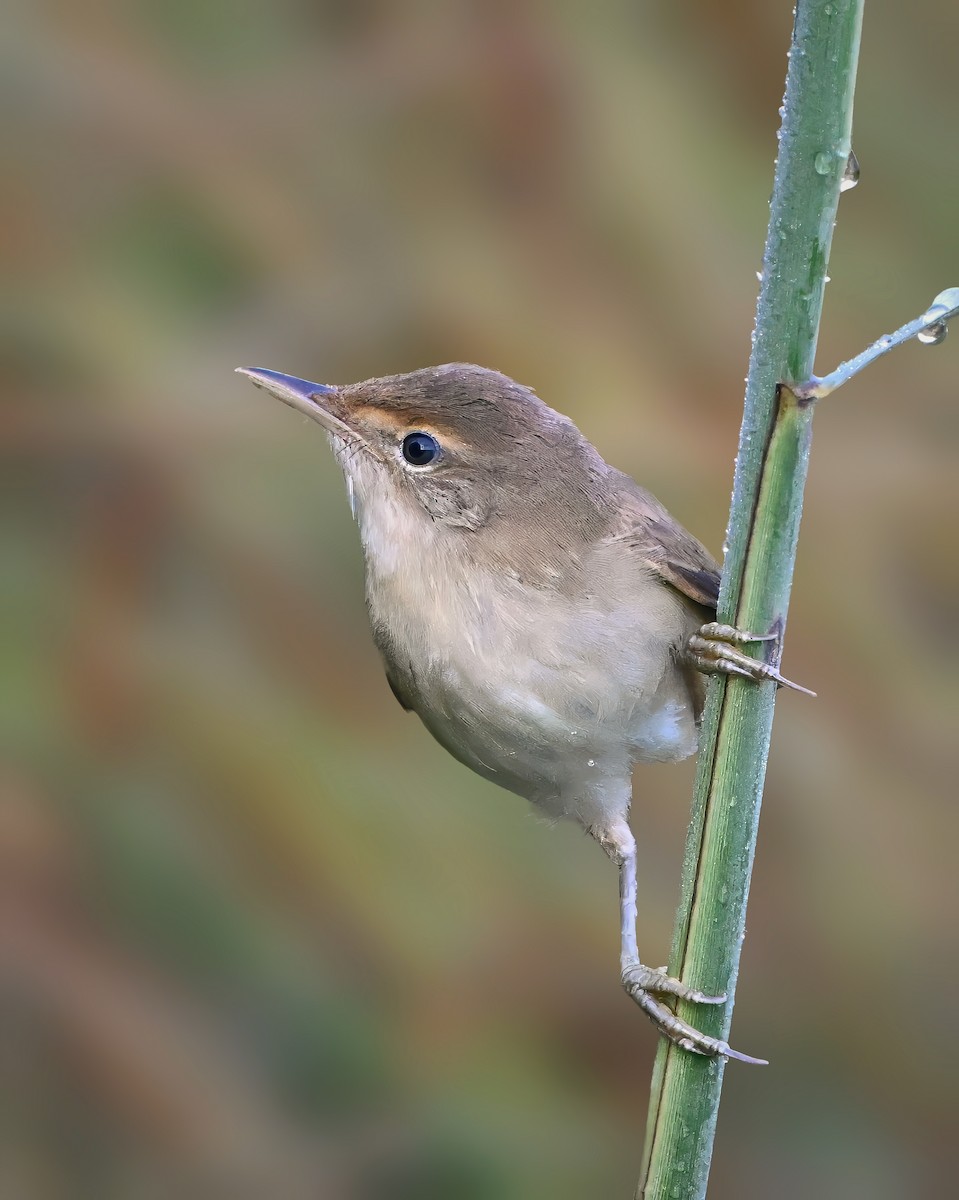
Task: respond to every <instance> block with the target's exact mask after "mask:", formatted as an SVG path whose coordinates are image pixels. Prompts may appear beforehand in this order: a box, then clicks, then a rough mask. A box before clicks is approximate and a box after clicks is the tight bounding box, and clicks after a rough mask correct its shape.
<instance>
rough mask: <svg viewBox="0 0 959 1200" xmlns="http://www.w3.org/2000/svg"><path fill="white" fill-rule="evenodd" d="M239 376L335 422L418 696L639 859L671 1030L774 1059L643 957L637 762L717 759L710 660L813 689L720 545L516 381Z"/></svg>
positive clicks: (656, 1015)
mask: <svg viewBox="0 0 959 1200" xmlns="http://www.w3.org/2000/svg"><path fill="white" fill-rule="evenodd" d="M238 370H239V371H240V373H241V374H243V375H248V376H249V377H250V379H251V380H252V381H253V382H254V383H255V384H256V385H257V387H261V388H263V389H264V390H266V391H268V392H269V393H270V394H271V395H273V396H276V397H277V399H279V400H282V401H283V402H284V403H285V404H288V405H290V406H291V407H292V408H295V409H297V410H298V411H299V412H302V413H305V414H306V415H307V416H309V417H311V418H312V419H313V420H314V421H316V422H318V424H320V425H321V426H322V427H323V428H324V429H325V430H326V432H327V434H328V436H329V440H330V444H331V446H332V448H333V453H334V455H335V456H336V459H337V461H338V462H339V464H340V466H341V467H342V469H343V472H344V474H345V476H346V481H347V486H348V489H349V493H350V502H351V505H352V507H353V511H354V515H355V516H356V519H357V521H358V524H359V529H360V537H361V539H362V542H363V550H364V554H365V558H366V593H367V603H368V607H369V612H370V618H371V621H372V625H373V636H374V639H375V641H376V644H377V646H378V647H379V649H380V653H381V654H382V655H383V659H384V662H385V664H386V676H387V679H388V680H389V684H390V687H391V688H392V689H393V692H394V694H395V696H396V698H397V700H399V702H400V704H402V705H403V707H404V708H405V709H408V710H412V711H413V712H415V713H417V715H418V716H419V717H420V719H421V720H422V721H423V723H424V724H425V725H426V727H427V729H429V731H430V732H431V733H432V734H433V736H434V737H435V738H436V740H437V741H438V742H439V743H440V744H441V745H443V746H445V747H446V749H447V750H448V751H449V752H450V753H451V754H453V755H454V756H455V757H456V758H458V759H459V760H460V761H461V762H463V763H465V764H466V765H467V766H468V767H472V769H473V770H474V771H476V772H477V773H478V774H480V775H482V776H483V777H484V778H486V779H490V780H492V781H493V782H494V783H498V784H499V785H500V786H501V787H504V788H508V789H509V790H510V791H512V792H516V793H518V794H519V795H520V796H525V797H526V798H527V799H528V800H530V801H532V803H533V804H535V805H536V806H537V808H539V809H540V810H541V811H542V812H544V813H546V814H547V815H548V816H550V817H552V818H559V817H569V818H572V819H573V820H574V821H578V822H579V824H580V825H581V826H582V827H583V828H584V829H585V830H586V832H587V833H589V834H591V835H592V836H593V837H594V838H595V839H596V840H597V841H598V842H599V844H600V845H601V846H602V847H603V849H604V850H605V851H606V853H607V854H608V855H609V856H610V858H612V859H613V861H614V862H615V863H616V864H617V866H618V867H619V872H620V903H621V920H622V926H621V947H622V951H621V969H622V982H623V986H624V987H625V988H626V990H627V992H628V993H629V994H630V995H631V996H632V997H633V999H634V1000H635V1001H636V1002H637V1003H638V1004H639V1006H640V1007H641V1008H642V1010H643V1011H644V1012H645V1013H646V1014H647V1015H648V1016H649V1017H650V1018H651V1019H652V1020H653V1022H654V1023H655V1025H656V1026H657V1028H658V1029H659V1030H660V1031H661V1032H662V1033H663V1034H665V1036H666V1037H668V1038H670V1039H672V1040H673V1041H674V1042H676V1043H677V1044H678V1045H680V1046H682V1047H684V1048H685V1049H687V1050H693V1051H697V1052H698V1053H701V1054H720V1055H726V1056H729V1057H733V1058H739V1059H742V1060H743V1061H746V1062H762V1061H763V1060H762V1059H751V1058H749V1057H748V1056H747V1055H744V1054H739V1053H738V1052H737V1051H735V1050H732V1049H731V1048H730V1047H729V1046H728V1045H727V1043H726V1042H723V1041H720V1040H719V1039H717V1038H712V1037H708V1036H707V1035H705V1034H703V1033H700V1032H699V1031H698V1030H696V1029H694V1028H693V1027H692V1026H691V1025H688V1024H687V1023H685V1022H684V1021H681V1020H680V1019H679V1018H678V1017H677V1016H675V1014H674V1013H673V1012H671V1011H670V1009H669V1008H668V1007H667V1005H666V1004H665V1003H663V998H664V997H665V998H668V997H681V998H683V999H686V1000H690V1001H693V1002H695V1003H700V1004H714V1003H721V1002H722V1001H723V999H724V997H722V996H708V995H705V994H703V993H702V992H700V991H698V990H696V989H695V988H692V987H689V986H687V985H686V984H684V983H682V982H680V981H679V980H678V979H674V978H672V977H671V976H669V975H667V974H666V973H665V971H664V970H656V969H654V968H651V967H647V966H645V965H643V963H642V962H641V961H640V958H639V952H638V949H637V944H636V842H635V840H634V838H633V835H632V833H631V831H630V828H629V824H628V821H627V818H628V815H629V806H630V799H631V790H632V788H631V774H632V766H633V763H634V762H675V761H678V760H680V759H683V758H686V757H688V756H689V755H690V754H693V753H694V752H695V750H696V743H697V732H698V724H699V718H700V715H701V711H702V704H703V694H704V680H703V679H702V676H701V674H700V672H715V671H721V672H728V673H732V674H738V675H743V676H745V677H747V678H749V679H753V680H756V681H757V682H761V681H767V680H768V681H773V682H774V683H777V684H786V685H787V686H790V687H793V686H796V685H794V684H790V683H789V681H788V680H785V679H783V678H782V676H781V675H780V674H779V672H778V670H777V669H776V668H775V667H774V666H772V665H770V664H769V663H766V662H761V661H758V660H756V659H753V658H750V657H749V656H748V655H746V654H744V653H743V652H742V651H741V650H739V649H738V645H740V644H744V643H747V642H752V641H768V640H774V635H769V634H763V635H756V634H751V633H744V632H740V631H738V630H735V629H733V628H731V627H729V626H724V625H719V624H717V623H716V622H715V620H714V618H715V615H716V601H717V597H718V594H719V567H718V566H717V564H716V563H715V561H714V560H713V558H712V557H711V556H710V554H709V552H708V551H707V550H706V549H705V548H704V547H703V546H702V545H701V544H700V543H699V542H698V541H697V540H696V539H695V538H694V537H692V536H691V535H690V534H689V533H687V532H686V530H685V529H683V527H682V526H681V525H680V524H679V523H678V522H677V521H676V520H675V519H674V518H673V517H672V516H670V514H669V513H668V512H667V511H666V509H665V508H663V506H662V505H661V504H660V503H659V501H658V500H656V498H655V497H654V496H652V495H650V493H649V492H647V491H644V489H643V488H641V487H639V486H638V485H637V484H635V483H634V482H633V481H632V479H630V478H629V477H628V476H627V475H624V474H623V473H622V472H620V471H617V470H616V469H615V468H613V467H611V466H609V465H608V464H607V463H605V462H604V461H603V459H602V458H601V457H600V456H599V454H598V453H597V452H596V450H595V449H594V448H593V447H592V446H591V445H590V443H589V442H588V441H587V440H586V439H585V438H584V437H583V435H582V434H581V433H580V432H579V430H578V429H577V428H576V426H575V425H574V424H573V423H572V421H570V420H569V419H568V418H567V417H564V416H562V415H561V414H559V413H557V412H554V411H553V409H551V408H548V407H547V406H546V405H545V404H544V403H543V402H542V401H541V400H540V399H539V398H538V397H537V396H536V395H534V393H533V392H531V391H530V390H529V389H527V388H525V387H522V386H521V385H520V384H518V383H516V382H515V381H514V380H512V379H509V378H507V376H505V375H500V374H498V373H497V372H496V371H488V370H485V369H484V368H482V367H476V366H470V365H467V364H463V363H449V364H447V365H446V366H441V367H431V368H427V369H426V370H422V371H413V372H411V373H410V374H408V375H391V376H388V377H386V378H383V379H369V380H366V381H365V382H363V383H355V384H350V385H349V386H346V387H330V386H328V385H325V384H319V383H310V382H308V381H306V380H303V379H297V378H295V377H293V376H290V375H281V374H279V373H278V372H276V371H266V370H260V369H254V368H246V367H242V368H238ZM798 690H801V691H804V690H805V689H798Z"/></svg>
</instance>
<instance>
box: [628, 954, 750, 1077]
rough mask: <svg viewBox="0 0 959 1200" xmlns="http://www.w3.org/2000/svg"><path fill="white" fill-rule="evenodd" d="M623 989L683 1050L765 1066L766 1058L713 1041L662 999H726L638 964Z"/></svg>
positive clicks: (699, 1001) (716, 1001)
mask: <svg viewBox="0 0 959 1200" xmlns="http://www.w3.org/2000/svg"><path fill="white" fill-rule="evenodd" d="M623 987H624V988H625V990H626V992H627V994H628V995H629V996H631V997H632V999H633V1000H635V1002H636V1003H637V1004H638V1005H639V1007H640V1008H641V1009H642V1010H643V1012H644V1013H645V1014H646V1016H647V1017H649V1019H650V1020H651V1021H652V1022H653V1024H654V1025H655V1026H656V1028H657V1029H658V1030H659V1032H660V1033H661V1034H662V1035H663V1036H664V1037H667V1038H669V1040H670V1041H671V1042H675V1044H676V1045H677V1046H679V1047H680V1048H681V1049H683V1050H689V1051H690V1052H691V1053H693V1054H704V1055H706V1056H708V1057H711V1058H715V1057H718V1056H721V1057H723V1058H735V1059H737V1060H738V1061H739V1062H745V1063H756V1064H758V1065H760V1066H765V1065H766V1062H767V1060H766V1059H765V1058H753V1057H751V1056H750V1055H748V1054H741V1053H740V1052H739V1051H738V1050H734V1049H733V1048H732V1046H730V1045H729V1043H728V1042H725V1041H723V1040H722V1039H721V1038H716V1037H711V1036H710V1035H709V1034H706V1033H701V1032H700V1031H699V1030H698V1029H694V1028H693V1026H692V1025H688V1024H687V1023H686V1022H685V1021H683V1020H682V1019H681V1018H680V1017H677V1016H676V1014H675V1013H674V1012H672V1011H671V1010H670V1009H669V1008H667V1007H666V1005H665V1004H663V1003H662V1001H661V1000H660V999H658V997H660V996H673V997H676V998H678V999H680V1000H689V1001H691V1002H692V1003H694V1004H722V1003H723V1002H724V1001H725V999H726V997H725V996H710V995H707V994H706V993H705V992H700V991H698V990H697V989H696V988H691V987H689V986H687V985H686V984H685V983H683V982H682V981H681V980H679V979H674V978H673V977H672V976H671V975H667V974H666V972H665V970H656V969H655V968H654V967H646V966H643V964H642V963H635V964H632V965H630V966H627V967H625V968H624V970H623Z"/></svg>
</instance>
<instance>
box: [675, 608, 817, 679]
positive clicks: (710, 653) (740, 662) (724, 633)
mask: <svg viewBox="0 0 959 1200" xmlns="http://www.w3.org/2000/svg"><path fill="white" fill-rule="evenodd" d="M777 636H778V635H777V634H775V633H749V632H748V631H746V630H745V629H736V628H735V626H733V625H723V624H722V623H721V622H719V621H709V622H707V623H706V624H705V625H704V626H703V627H702V629H700V630H699V632H698V633H694V634H693V635H692V636H691V637H690V638H689V640H688V641H687V642H686V653H687V655H688V657H689V661H690V662H691V663H692V665H693V666H694V667H696V669H697V670H699V671H702V672H703V674H705V675H718V674H722V675H739V676H742V677H743V678H744V679H752V680H753V681H754V682H755V683H762V682H764V681H765V680H771V681H772V682H773V683H777V684H779V685H780V687H787V688H792V689H793V691H796V692H804V693H805V694H806V695H807V696H815V694H816V693H815V692H812V691H810V690H809V688H806V687H803V686H802V685H801V684H799V683H793V681H792V680H791V679H787V678H786V677H785V675H781V674H780V673H779V670H778V668H776V667H774V666H773V665H772V663H767V662H763V661H762V660H761V659H758V658H752V657H750V655H748V654H744V653H743V651H742V650H738V649H737V647H738V646H744V645H746V644H747V643H749V642H772V641H775V640H776V638H777Z"/></svg>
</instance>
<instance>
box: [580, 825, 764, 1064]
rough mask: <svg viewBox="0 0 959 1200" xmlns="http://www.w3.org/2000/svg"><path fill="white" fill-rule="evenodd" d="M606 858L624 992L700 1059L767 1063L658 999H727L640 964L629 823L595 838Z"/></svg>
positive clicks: (713, 1001) (702, 1001) (663, 970)
mask: <svg viewBox="0 0 959 1200" xmlns="http://www.w3.org/2000/svg"><path fill="white" fill-rule="evenodd" d="M594 836H596V837H597V840H598V841H599V842H600V844H601V845H602V847H603V849H604V850H605V851H606V853H607V854H608V855H609V856H610V858H612V860H613V861H614V862H615V863H616V864H617V866H618V867H619V903H620V920H621V925H620V934H621V951H620V968H621V971H622V981H623V987H624V988H625V990H626V992H627V994H628V995H629V996H631V997H632V998H633V1000H635V1001H636V1003H637V1004H638V1005H639V1007H640V1008H641V1009H642V1010H643V1012H644V1013H645V1014H646V1016H647V1017H649V1019H650V1020H651V1021H652V1022H653V1024H654V1025H655V1026H656V1028H657V1029H658V1030H659V1032H660V1033H661V1034H662V1035H663V1036H664V1037H667V1038H669V1040H670V1041H671V1042H675V1043H676V1045H677V1046H681V1047H682V1048H683V1049H684V1050H691V1051H693V1053H695V1054H707V1055H722V1056H723V1057H724V1058H738V1059H740V1060H741V1061H742V1062H748V1063H764V1062H765V1059H762V1058H750V1057H749V1055H747V1054H740V1053H739V1051H738V1050H733V1049H732V1047H731V1046H730V1045H729V1044H728V1043H727V1042H724V1041H722V1040H721V1039H720V1038H715V1037H710V1036H709V1035H708V1034H705V1033H700V1032H699V1030H698V1029H694V1028H693V1026H692V1025H687V1024H686V1022H685V1021H683V1020H680V1018H679V1017H677V1016H676V1014H675V1013H674V1012H672V1011H671V1010H670V1009H669V1008H668V1007H667V1006H666V1005H665V1004H664V1003H663V1002H662V1000H661V999H659V997H663V996H672V997H676V998H677V999H680V1000H689V1001H691V1002H692V1003H693V1004H722V1003H724V1002H725V999H726V997H725V996H709V995H706V993H704V992H700V991H698V990H697V989H696V988H692V987H689V986H687V984H685V983H682V982H681V981H680V980H679V979H674V978H673V977H672V976H671V975H668V974H667V973H666V968H665V967H662V968H659V969H657V968H655V967H647V966H645V965H644V964H643V963H642V962H640V959H639V950H638V947H637V944H636V840H635V838H634V837H633V835H632V832H631V831H630V828H629V826H628V825H627V824H626V822H625V821H620V822H617V823H616V824H615V825H614V826H612V827H611V828H610V829H609V830H608V831H606V832H605V833H604V834H602V835H599V834H598V833H594Z"/></svg>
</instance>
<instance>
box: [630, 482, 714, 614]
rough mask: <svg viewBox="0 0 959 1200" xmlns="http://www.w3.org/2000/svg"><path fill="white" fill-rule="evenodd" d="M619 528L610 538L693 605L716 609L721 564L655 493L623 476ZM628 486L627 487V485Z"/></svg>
mask: <svg viewBox="0 0 959 1200" xmlns="http://www.w3.org/2000/svg"><path fill="white" fill-rule="evenodd" d="M623 480H624V486H623V488H622V492H621V503H620V505H619V512H620V514H621V515H620V517H619V520H618V521H617V527H616V528H615V529H613V530H611V531H610V537H611V540H614V541H616V542H620V543H622V544H623V545H625V546H628V547H629V549H630V551H631V552H632V553H634V554H635V555H636V556H637V557H638V558H639V560H640V561H641V562H642V563H643V564H644V565H645V566H646V567H648V568H650V569H651V570H652V571H654V572H655V574H657V575H658V576H659V577H660V579H662V580H663V582H664V583H666V584H668V585H669V586H670V587H672V588H674V589H675V590H676V591H677V592H680V593H681V594H682V595H683V596H685V597H686V598H687V599H689V600H692V601H693V603H694V604H699V605H701V606H702V607H703V608H706V609H710V610H711V611H712V612H715V610H716V604H717V603H718V601H719V576H720V570H719V564H718V563H717V562H716V560H715V559H714V558H713V556H712V555H711V554H710V553H709V551H708V550H707V549H706V547H705V546H704V545H703V544H702V542H700V541H698V540H697V539H696V538H694V537H693V535H692V534H691V533H689V532H687V531H686V530H685V529H684V528H683V527H682V525H680V523H679V522H678V521H677V520H676V519H675V517H673V516H671V515H670V513H669V512H668V511H667V510H666V509H665V508H664V507H663V506H662V505H661V504H660V503H659V501H658V500H657V499H656V497H655V496H653V495H652V494H651V493H650V492H647V491H646V490H645V488H641V487H640V486H639V485H638V484H636V483H633V481H632V480H631V479H629V477H628V476H623ZM627 485H628V486H627Z"/></svg>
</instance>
